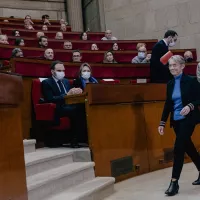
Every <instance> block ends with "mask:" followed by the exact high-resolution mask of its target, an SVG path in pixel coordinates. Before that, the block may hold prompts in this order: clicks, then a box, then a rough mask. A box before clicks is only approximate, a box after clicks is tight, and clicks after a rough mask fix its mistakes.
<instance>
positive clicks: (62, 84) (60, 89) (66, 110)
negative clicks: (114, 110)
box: [42, 61, 88, 148]
mask: <svg viewBox="0 0 200 200" xmlns="http://www.w3.org/2000/svg"><path fill="white" fill-rule="evenodd" d="M51 74H52V77H50V78H48V79H45V80H44V81H42V92H43V96H44V102H47V103H54V104H56V112H55V121H54V124H55V125H56V124H57V125H59V123H60V118H61V117H69V118H70V124H71V132H72V133H71V134H72V136H73V137H72V138H71V147H72V148H76V147H80V145H79V142H80V143H81V142H86V143H87V140H88V139H87V125H86V118H85V113H84V109H83V107H80V105H66V104H65V96H69V95H75V94H81V93H82V89H80V88H71V87H70V84H69V81H68V80H67V79H65V78H64V77H65V67H64V64H63V63H62V62H60V61H54V62H52V64H51ZM63 142H64V141H63Z"/></svg>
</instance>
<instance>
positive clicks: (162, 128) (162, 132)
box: [158, 126, 165, 135]
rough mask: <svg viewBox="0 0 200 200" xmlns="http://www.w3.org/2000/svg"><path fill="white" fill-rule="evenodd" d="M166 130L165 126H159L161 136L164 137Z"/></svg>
mask: <svg viewBox="0 0 200 200" xmlns="http://www.w3.org/2000/svg"><path fill="white" fill-rule="evenodd" d="M164 129H165V127H164V126H159V127H158V133H159V134H160V135H164Z"/></svg>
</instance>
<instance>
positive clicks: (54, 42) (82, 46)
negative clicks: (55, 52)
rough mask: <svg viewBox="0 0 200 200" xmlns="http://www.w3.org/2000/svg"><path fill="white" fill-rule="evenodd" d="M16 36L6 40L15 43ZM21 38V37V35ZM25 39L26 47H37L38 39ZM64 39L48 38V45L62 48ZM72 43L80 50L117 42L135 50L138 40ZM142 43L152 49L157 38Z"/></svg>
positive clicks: (125, 47)
mask: <svg viewBox="0 0 200 200" xmlns="http://www.w3.org/2000/svg"><path fill="white" fill-rule="evenodd" d="M16 38H17V37H13V36H9V37H8V40H9V43H10V44H11V45H14V44H15V39H16ZM21 38H22V37H21ZM23 39H24V41H25V46H27V47H38V39H37V38H27V37H23ZM64 41H66V40H56V39H48V47H50V48H53V49H63V43H64ZM71 42H72V44H73V49H81V50H90V49H91V45H92V44H93V43H96V44H97V46H98V47H99V50H105V51H106V50H109V49H111V48H112V45H113V44H114V43H115V42H117V44H118V45H119V48H120V49H121V50H123V51H124V50H136V46H137V44H138V43H139V42H141V41H139V40H130V41H129V40H118V41H90V40H88V41H83V40H81V41H76V40H75V41H71ZM142 42H143V43H145V44H146V46H147V49H149V50H150V49H152V48H153V46H154V45H155V43H156V42H157V40H142Z"/></svg>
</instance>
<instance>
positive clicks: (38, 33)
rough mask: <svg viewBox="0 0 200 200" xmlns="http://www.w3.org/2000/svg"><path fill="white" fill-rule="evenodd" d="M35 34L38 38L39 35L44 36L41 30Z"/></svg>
mask: <svg viewBox="0 0 200 200" xmlns="http://www.w3.org/2000/svg"><path fill="white" fill-rule="evenodd" d="M36 36H37V38H38V39H39V38H40V37H42V36H44V33H43V32H37V34H36Z"/></svg>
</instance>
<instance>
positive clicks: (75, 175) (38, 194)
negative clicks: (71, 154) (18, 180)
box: [27, 162, 95, 200]
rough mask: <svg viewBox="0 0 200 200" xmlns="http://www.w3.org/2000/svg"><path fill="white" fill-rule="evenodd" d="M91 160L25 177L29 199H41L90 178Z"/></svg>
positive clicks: (91, 170)
mask: <svg viewBox="0 0 200 200" xmlns="http://www.w3.org/2000/svg"><path fill="white" fill-rule="evenodd" d="M93 167H94V163H93V162H75V163H70V164H67V165H64V166H61V167H57V168H54V169H51V170H48V171H45V172H42V173H39V174H35V175H32V176H29V177H27V189H28V199H29V200H41V199H44V198H46V197H49V196H50V195H53V194H58V193H59V192H62V191H64V190H66V189H68V188H70V187H73V186H75V185H77V184H81V183H83V182H85V181H88V180H91V179H93V178H94V177H95V175H94V169H93Z"/></svg>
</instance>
